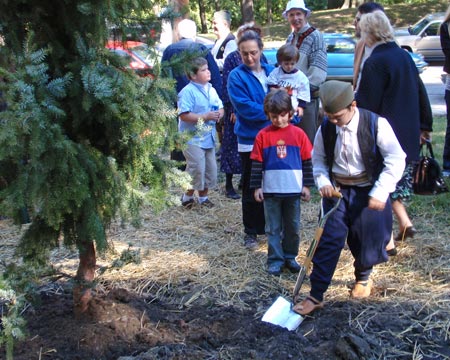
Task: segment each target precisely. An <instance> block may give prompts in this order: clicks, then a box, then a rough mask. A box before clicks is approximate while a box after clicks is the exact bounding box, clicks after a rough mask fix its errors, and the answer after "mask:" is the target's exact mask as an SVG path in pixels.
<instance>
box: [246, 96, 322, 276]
mask: <svg viewBox="0 0 450 360" xmlns="http://www.w3.org/2000/svg"><path fill="white" fill-rule="evenodd" d="M264 111H265V113H266V114H267V116H268V117H269V119H270V121H271V122H272V124H271V125H269V126H267V127H265V128H264V129H262V130H261V131H260V132H259V133H258V135H257V136H256V139H255V143H254V146H253V151H252V153H251V155H250V158H251V159H252V160H253V162H252V173H251V180H250V187H251V188H254V189H255V192H254V196H255V200H256V201H258V202H263V201H264V216H265V222H266V228H265V230H266V235H267V237H268V258H267V271H268V273H269V274H271V275H280V274H281V271H282V270H283V267H286V268H287V269H288V270H290V271H291V272H298V271H299V270H300V266H299V264H298V263H297V262H296V260H295V258H296V257H297V255H298V247H299V244H300V236H299V231H300V199H302V200H303V201H309V200H310V198H311V195H310V192H309V186H312V185H314V180H313V176H312V162H311V150H312V145H311V142H310V141H309V139H308V137H307V135H306V134H305V132H304V131H303V130H302V129H300V128H298V127H296V126H294V125H292V124H291V123H290V120H291V118H292V116H293V114H294V109H293V107H292V102H291V97H290V96H289V94H288V93H287V92H286V91H285V90H283V89H277V90H272V91H271V92H269V94H268V95H267V96H266V98H265V99H264Z"/></svg>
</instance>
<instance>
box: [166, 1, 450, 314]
mask: <svg viewBox="0 0 450 360" xmlns="http://www.w3.org/2000/svg"><path fill="white" fill-rule="evenodd" d="M448 13H450V8H449V11H448ZM310 14H311V11H310V9H308V8H307V7H306V4H305V2H304V0H289V1H288V2H287V4H286V8H285V11H284V12H283V14H282V15H283V17H284V18H285V19H286V20H287V22H288V24H289V25H290V27H291V30H292V32H291V33H290V34H289V35H288V36H287V38H286V44H285V45H283V46H281V47H280V49H279V50H278V52H277V65H278V66H277V67H274V66H272V65H269V64H268V63H267V61H266V59H265V58H264V55H263V41H262V31H261V28H260V27H258V26H257V25H255V24H254V23H248V24H244V25H242V26H241V27H239V29H238V30H237V33H236V36H234V35H233V33H232V32H231V30H230V28H231V15H230V13H229V12H228V11H217V12H216V13H214V16H213V20H212V25H213V29H214V34H215V35H216V36H217V40H216V42H215V44H214V46H213V47H212V49H211V51H207V50H205V49H204V48H201V47H200V46H199V45H195V46H194V45H193V44H194V38H195V34H196V28H195V23H194V22H192V21H191V20H183V21H181V22H180V24H179V27H178V29H179V35H180V40H179V42H178V43H175V44H173V45H171V46H169V47H168V48H167V49H166V51H164V55H163V61H169V60H170V59H171V58H172V56H173V55H174V54H178V53H180V52H181V51H184V52H193V51H194V50H195V51H199V52H200V54H199V55H198V56H197V57H195V58H194V59H193V60H192V61H190V63H189V64H188V66H187V68H186V69H185V72H186V74H187V77H185V75H184V74H181V73H179V74H175V75H174V74H172V76H174V77H175V79H176V81H177V93H178V103H177V109H178V116H179V117H178V128H179V131H181V132H190V133H191V134H192V137H191V139H190V140H189V141H188V144H187V145H186V146H185V147H183V149H182V151H183V154H184V158H185V159H186V164H187V167H186V171H187V172H188V173H189V174H190V175H191V178H192V187H191V188H190V189H188V190H187V191H186V192H185V193H184V194H183V196H182V199H181V202H182V206H184V207H186V208H191V207H193V205H194V204H195V203H196V202H198V203H199V204H200V206H204V207H208V208H211V207H213V206H214V204H213V203H212V202H211V201H210V200H209V198H208V189H211V188H212V187H214V186H216V182H217V171H218V168H219V167H218V166H217V164H216V161H217V157H216V154H215V149H216V148H218V147H219V143H218V142H220V157H219V161H220V170H221V171H222V172H223V173H225V192H224V195H225V196H226V197H228V198H230V199H233V200H237V199H241V205H242V223H243V231H244V238H243V245H244V246H245V247H246V248H247V249H249V250H252V249H255V248H257V247H258V243H259V241H261V239H262V237H261V236H259V235H266V236H267V241H268V255H267V272H268V273H269V274H271V275H274V276H278V275H280V274H281V273H282V271H283V269H287V270H288V271H291V272H294V273H295V272H298V271H299V270H300V265H299V264H298V263H297V261H296V257H297V255H298V249H299V243H300V237H299V230H300V213H301V211H300V204H301V200H303V201H309V200H310V198H311V194H310V188H311V187H313V186H315V187H316V188H317V190H318V192H319V193H320V195H321V197H322V198H323V206H324V210H325V212H326V211H327V210H329V209H332V208H333V207H334V205H335V204H336V201H337V200H336V198H335V197H334V195H335V194H336V191H339V192H340V194H341V195H342V198H343V201H341V202H340V203H339V206H338V208H337V210H336V211H335V212H334V213H333V214H332V215H331V216H330V218H329V219H328V221H327V222H326V225H325V227H324V230H323V234H322V237H321V239H320V242H319V244H318V246H317V249H316V250H315V253H314V256H313V259H312V262H313V268H312V272H311V275H310V280H311V291H310V294H309V295H308V296H307V297H306V298H305V299H303V301H301V302H300V303H298V304H296V305H295V307H294V310H295V311H297V312H298V313H300V314H301V315H307V314H310V313H311V312H313V311H315V310H317V309H320V308H322V307H323V301H324V294H325V292H326V291H327V289H328V287H329V285H330V283H331V280H332V277H333V274H334V271H335V269H336V266H337V263H338V260H339V256H340V253H341V250H342V249H343V248H344V246H345V244H347V245H348V248H349V250H350V251H351V254H352V256H353V257H354V264H353V265H354V274H355V283H354V286H353V288H352V290H351V293H350V295H351V296H352V297H353V298H366V297H368V296H370V293H371V290H372V279H371V277H370V275H371V273H372V270H373V267H374V266H375V265H377V264H380V263H383V262H386V261H387V260H388V257H389V256H395V255H396V252H397V250H396V247H395V241H403V240H405V239H406V238H410V237H414V235H415V234H416V233H417V230H416V229H415V228H414V225H413V223H412V220H411V219H410V217H409V216H408V213H407V210H406V207H405V202H406V201H407V200H408V199H409V198H410V197H411V195H412V194H413V191H412V175H413V170H414V165H415V164H416V162H417V160H418V158H419V148H420V144H421V143H423V142H425V141H430V140H431V132H432V122H433V119H432V115H431V107H430V102H429V100H428V95H427V93H426V90H425V87H424V84H423V82H422V80H421V79H420V77H419V74H418V71H417V69H416V67H415V64H414V62H413V61H412V59H411V57H410V56H409V55H408V54H407V53H406V52H405V51H404V50H402V49H401V48H400V47H399V46H398V45H397V43H396V42H395V39H394V32H393V28H392V26H391V24H390V21H389V19H388V17H387V16H386V14H385V12H384V9H383V7H382V6H381V5H380V4H378V3H375V2H369V3H364V4H362V5H361V6H359V8H358V10H357V12H356V16H355V19H354V26H355V33H356V36H357V37H358V38H359V41H358V42H357V45H356V48H355V58H354V77H353V84H351V83H347V82H341V81H326V76H327V56H326V44H325V42H324V39H323V35H322V33H321V32H320V31H319V30H317V29H316V28H314V27H313V26H311V25H310V24H309V21H308V20H309V16H310ZM449 19H450V15H448V16H447V17H446V20H445V21H444V23H443V24H442V27H441V42H442V48H443V51H444V53H445V55H446V62H445V67H444V70H445V71H446V72H447V73H450V37H449V27H450V25H449V23H450V20H449ZM211 59H213V60H214V61H212V60H211ZM169 68H170V67H169ZM214 80H215V81H214ZM445 98H446V102H447V107H448V109H450V76H448V77H447V82H446V92H445ZM399 99H401V101H399ZM447 114H449V112H447ZM217 134H219V135H220V136H217ZM217 138H219V139H220V140H219V141H218V139H217ZM444 171H447V172H449V174H450V115H447V134H446V139H445V150H444ZM235 174H238V175H240V181H239V188H240V189H241V194H238V191H237V190H236V189H235V186H234V185H233V175H235ZM195 192H197V194H198V196H197V197H196V193H195ZM393 215H395V217H396V220H397V223H398V226H399V229H398V232H397V233H396V234H394V232H393Z"/></svg>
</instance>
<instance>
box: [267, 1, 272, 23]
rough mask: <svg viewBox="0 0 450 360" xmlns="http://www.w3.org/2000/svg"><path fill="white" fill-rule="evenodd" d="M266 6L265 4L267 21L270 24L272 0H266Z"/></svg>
mask: <svg viewBox="0 0 450 360" xmlns="http://www.w3.org/2000/svg"><path fill="white" fill-rule="evenodd" d="M266 6H267V12H266V15H267V23H268V24H272V20H273V19H272V0H267V1H266Z"/></svg>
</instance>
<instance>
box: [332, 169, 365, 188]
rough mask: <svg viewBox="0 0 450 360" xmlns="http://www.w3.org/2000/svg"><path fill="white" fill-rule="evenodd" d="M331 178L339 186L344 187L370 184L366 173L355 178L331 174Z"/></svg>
mask: <svg viewBox="0 0 450 360" xmlns="http://www.w3.org/2000/svg"><path fill="white" fill-rule="evenodd" d="M333 177H334V179H335V180H336V182H337V183H338V184H339V185H346V186H361V185H368V184H370V181H369V178H368V177H367V174H366V172H363V173H361V174H359V175H355V176H345V175H341V174H336V173H333Z"/></svg>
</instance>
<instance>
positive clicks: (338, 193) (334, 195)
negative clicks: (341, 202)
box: [332, 190, 342, 198]
mask: <svg viewBox="0 0 450 360" xmlns="http://www.w3.org/2000/svg"><path fill="white" fill-rule="evenodd" d="M332 196H333V197H335V198H341V197H342V194H341V193H340V192H339V191H337V190H333V191H332Z"/></svg>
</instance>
